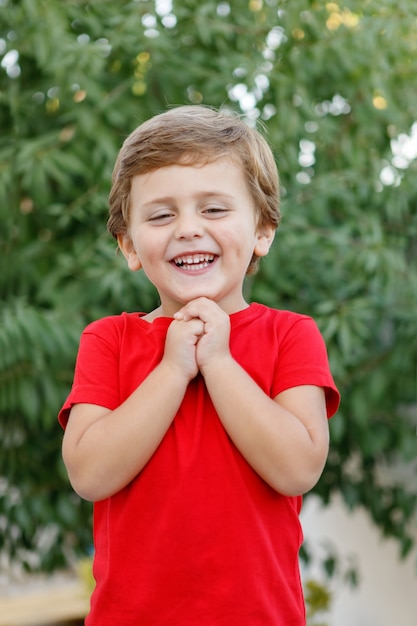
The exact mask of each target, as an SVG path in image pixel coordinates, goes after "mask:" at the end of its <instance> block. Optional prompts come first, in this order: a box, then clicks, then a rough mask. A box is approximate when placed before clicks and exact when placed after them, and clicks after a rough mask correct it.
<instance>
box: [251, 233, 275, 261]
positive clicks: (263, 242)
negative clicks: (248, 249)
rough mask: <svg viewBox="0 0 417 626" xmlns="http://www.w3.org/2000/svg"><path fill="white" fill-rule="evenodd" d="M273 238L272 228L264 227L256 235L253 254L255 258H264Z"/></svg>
mask: <svg viewBox="0 0 417 626" xmlns="http://www.w3.org/2000/svg"><path fill="white" fill-rule="evenodd" d="M274 237H275V228H274V227H273V226H264V227H263V228H262V229H261V230H259V231H258V233H257V240H256V244H255V249H254V251H253V252H254V254H256V256H258V257H261V256H266V255H267V254H268V252H269V249H270V247H271V245H272V242H273V241H274Z"/></svg>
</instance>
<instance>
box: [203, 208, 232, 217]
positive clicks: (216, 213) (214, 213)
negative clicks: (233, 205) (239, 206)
mask: <svg viewBox="0 0 417 626" xmlns="http://www.w3.org/2000/svg"><path fill="white" fill-rule="evenodd" d="M227 212H228V209H227V208H226V207H221V206H210V207H207V208H205V209H204V211H203V213H204V214H205V215H208V216H210V217H221V216H222V215H225V214H226V213H227Z"/></svg>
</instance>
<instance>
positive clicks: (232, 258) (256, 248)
mask: <svg viewBox="0 0 417 626" xmlns="http://www.w3.org/2000/svg"><path fill="white" fill-rule="evenodd" d="M273 236H274V229H273V227H270V228H266V229H265V228H263V229H262V231H261V232H260V231H259V230H258V228H257V226H256V216H255V208H254V203H253V200H252V197H251V195H250V193H249V191H248V189H247V185H246V182H245V179H244V175H243V171H242V168H241V167H240V166H239V165H237V164H236V163H235V162H234V161H232V160H231V159H228V158H221V159H219V160H217V161H214V162H211V163H208V164H206V165H203V166H188V165H187V166H186V165H172V166H168V167H163V168H160V169H158V170H154V171H152V172H148V173H146V174H140V175H138V176H135V177H134V178H133V180H132V186H131V209H130V224H129V229H128V233H127V234H126V235H121V236H119V245H120V247H121V249H122V252H123V254H124V255H125V257H126V258H127V261H128V265H129V268H130V269H131V270H138V269H140V268H143V270H144V272H145V274H146V275H147V277H148V278H149V280H150V281H151V282H152V283H153V284H154V285H155V287H156V288H157V290H158V293H159V296H160V299H161V306H162V314H163V315H165V316H172V315H174V313H175V312H176V311H178V310H179V309H180V308H181V307H182V306H183V305H184V304H186V303H187V302H190V301H191V300H194V299H195V298H198V297H201V296H205V297H207V298H210V299H212V300H214V301H215V302H217V303H218V304H219V306H221V307H222V308H223V309H224V310H225V311H226V312H227V313H233V312H236V311H239V310H241V309H242V308H245V306H246V303H245V301H244V299H243V295H242V286H243V279H244V277H245V274H246V270H247V267H248V265H249V262H250V260H251V258H252V255H253V253H256V254H257V255H258V256H264V255H265V254H267V253H268V250H269V247H270V245H271V243H272V240H273Z"/></svg>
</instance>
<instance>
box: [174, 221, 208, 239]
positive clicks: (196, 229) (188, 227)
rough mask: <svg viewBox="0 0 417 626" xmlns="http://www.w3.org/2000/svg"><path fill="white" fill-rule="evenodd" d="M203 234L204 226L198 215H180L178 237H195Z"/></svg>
mask: <svg viewBox="0 0 417 626" xmlns="http://www.w3.org/2000/svg"><path fill="white" fill-rule="evenodd" d="M202 235H203V226H202V224H201V222H200V220H199V219H198V216H196V215H183V216H181V217H178V220H177V228H176V237H177V238H178V239H194V238H195V237H201V236H202Z"/></svg>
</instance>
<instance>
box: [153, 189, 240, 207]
mask: <svg viewBox="0 0 417 626" xmlns="http://www.w3.org/2000/svg"><path fill="white" fill-rule="evenodd" d="M193 197H194V198H196V199H201V198H225V199H229V200H233V198H234V196H233V195H232V194H229V193H226V192H225V191H200V192H198V193H196V194H194V196H193ZM174 200H175V198H174V196H161V197H160V198H159V197H158V198H154V199H152V200H149V202H145V203H144V204H142V207H143V208H144V209H146V208H152V207H153V206H155V205H157V204H169V203H172V202H173V201H174Z"/></svg>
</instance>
